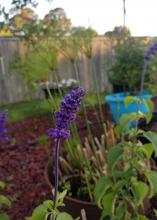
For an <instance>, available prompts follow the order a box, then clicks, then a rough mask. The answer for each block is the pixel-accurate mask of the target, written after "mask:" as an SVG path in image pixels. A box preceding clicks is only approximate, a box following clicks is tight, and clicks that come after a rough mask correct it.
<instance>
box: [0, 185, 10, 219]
mask: <svg viewBox="0 0 157 220" xmlns="http://www.w3.org/2000/svg"><path fill="white" fill-rule="evenodd" d="M4 187H5V183H4V182H2V181H0V190H2V189H4ZM4 206H7V207H9V208H11V201H10V200H9V199H8V198H7V197H6V196H4V195H2V194H0V208H2V207H4ZM0 219H1V220H9V219H10V218H9V216H8V214H7V213H5V212H3V213H0Z"/></svg>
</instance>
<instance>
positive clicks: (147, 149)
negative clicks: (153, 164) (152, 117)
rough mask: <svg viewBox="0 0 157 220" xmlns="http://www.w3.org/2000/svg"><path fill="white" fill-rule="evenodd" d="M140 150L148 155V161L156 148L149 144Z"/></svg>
mask: <svg viewBox="0 0 157 220" xmlns="http://www.w3.org/2000/svg"><path fill="white" fill-rule="evenodd" d="M138 150H139V151H141V152H143V153H144V154H145V155H146V157H147V159H150V157H151V155H152V153H153V150H154V148H153V145H152V144H151V143H149V144H144V145H143V146H141V147H140V148H139V149H138Z"/></svg>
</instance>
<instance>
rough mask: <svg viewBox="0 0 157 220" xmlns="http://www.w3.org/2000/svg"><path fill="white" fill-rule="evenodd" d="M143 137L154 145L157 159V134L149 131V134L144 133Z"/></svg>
mask: <svg viewBox="0 0 157 220" xmlns="http://www.w3.org/2000/svg"><path fill="white" fill-rule="evenodd" d="M143 136H144V137H146V138H147V140H149V141H150V142H151V143H152V145H153V148H154V152H155V156H156V157H157V135H156V133H154V132H151V131H147V132H143Z"/></svg>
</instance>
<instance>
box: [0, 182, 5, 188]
mask: <svg viewBox="0 0 157 220" xmlns="http://www.w3.org/2000/svg"><path fill="white" fill-rule="evenodd" d="M4 187H5V183H4V182H2V181H0V189H4Z"/></svg>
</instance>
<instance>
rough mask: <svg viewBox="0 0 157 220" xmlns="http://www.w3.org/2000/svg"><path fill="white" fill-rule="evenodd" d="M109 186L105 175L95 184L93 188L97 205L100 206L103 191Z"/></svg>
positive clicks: (109, 183)
mask: <svg viewBox="0 0 157 220" xmlns="http://www.w3.org/2000/svg"><path fill="white" fill-rule="evenodd" d="M110 186H111V182H110V180H109V179H108V178H107V177H105V176H103V177H101V178H100V179H99V180H98V182H97V183H96V186H95V189H94V197H95V201H96V203H97V204H98V207H100V208H101V200H102V198H103V196H104V194H105V192H106V191H107V190H108V189H109V188H110Z"/></svg>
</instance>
